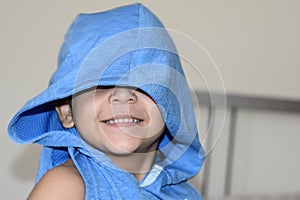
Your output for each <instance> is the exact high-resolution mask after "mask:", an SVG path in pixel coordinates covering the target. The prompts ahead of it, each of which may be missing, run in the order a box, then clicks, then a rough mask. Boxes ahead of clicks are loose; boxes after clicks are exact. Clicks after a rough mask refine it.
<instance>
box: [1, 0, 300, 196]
mask: <svg viewBox="0 0 300 200" xmlns="http://www.w3.org/2000/svg"><path fill="white" fill-rule="evenodd" d="M133 2H135V1H128V0H122V1H121V0H120V1H100V0H89V1H86V0H77V1H73V0H64V1H59V0H52V1H38V0H27V1H17V0H1V1H0V29H1V32H0V36H1V37H0V41H1V43H0V44H1V47H0V56H1V59H0V68H1V73H0V88H1V90H0V91H1V104H0V133H1V139H0V150H1V151H0V156H1V161H0V163H1V164H0V166H1V167H0V190H1V191H0V194H1V197H5V198H6V199H7V198H9V199H24V198H25V196H27V194H28V192H29V191H30V190H31V188H32V186H33V183H34V179H35V173H36V170H37V167H38V166H37V165H38V156H39V150H40V148H39V147H37V146H35V145H18V144H15V143H13V142H12V141H11V140H10V139H9V138H8V136H7V131H6V127H7V124H8V122H9V120H10V119H11V118H12V116H13V115H14V114H15V113H16V112H17V111H18V109H20V108H21V106H22V105H23V104H24V103H25V102H26V101H27V100H28V99H30V98H32V97H33V96H35V95H37V94H38V93H40V92H41V91H42V90H43V89H45V88H46V87H47V84H48V80H49V78H50V75H51V74H52V73H53V71H54V70H55V69H56V61H57V55H58V51H59V48H60V45H61V43H62V41H63V37H64V34H65V32H66V30H67V28H68V27H69V25H70V23H71V22H72V20H73V19H74V18H75V16H76V15H77V14H78V13H90V12H99V11H103V10H107V9H110V8H113V7H116V6H120V5H125V4H129V3H133ZM139 2H142V3H143V4H144V5H146V6H147V7H148V8H149V9H150V10H152V11H153V12H154V13H155V14H156V15H157V16H158V17H159V18H160V19H161V21H162V22H163V23H164V25H165V26H166V27H167V28H171V29H174V30H177V31H179V32H182V33H184V34H186V35H188V36H189V37H191V38H193V39H194V40H195V41H197V42H198V43H199V44H201V45H202V46H203V47H204V48H205V49H206V50H207V51H208V52H209V54H210V56H211V57H212V58H213V60H214V62H215V63H216V64H217V66H218V68H219V71H220V74H221V77H222V78H223V81H224V84H225V88H226V91H227V92H231V93H238V94H248V95H259V96H269V97H274V98H290V99H300V79H299V74H300V65H299V64H300V61H299V57H300V55H299V54H300V39H299V35H300V26H299V24H300V23H299V19H300V12H299V10H300V1H298V0H227V1H222V0H188V1H174V0H161V1H151V0H148V1H147V0H145V1H139ZM200 85H201V84H200V83H199V88H201V86H200ZM195 87H197V85H196V86H195Z"/></svg>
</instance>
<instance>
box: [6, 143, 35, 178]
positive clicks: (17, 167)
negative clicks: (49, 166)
mask: <svg viewBox="0 0 300 200" xmlns="http://www.w3.org/2000/svg"><path fill="white" fill-rule="evenodd" d="M40 152H41V147H40V146H38V145H33V144H31V145H27V146H25V147H24V150H23V151H22V153H20V154H19V155H18V156H17V157H16V159H15V161H14V162H12V166H11V167H10V173H11V175H12V177H13V178H14V179H16V180H19V181H30V180H35V177H36V174H37V170H38V166H39V159H40Z"/></svg>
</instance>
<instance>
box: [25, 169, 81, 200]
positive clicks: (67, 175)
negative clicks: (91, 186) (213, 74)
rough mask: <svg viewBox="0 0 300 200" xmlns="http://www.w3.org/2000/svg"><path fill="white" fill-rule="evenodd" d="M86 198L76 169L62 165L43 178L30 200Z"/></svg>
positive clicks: (79, 199)
mask: <svg viewBox="0 0 300 200" xmlns="http://www.w3.org/2000/svg"><path fill="white" fill-rule="evenodd" d="M84 196H85V188H84V183H83V180H82V179H81V176H80V175H79V173H78V171H77V170H76V168H74V167H70V166H64V165H62V166H59V167H56V168H53V169H51V170H50V171H48V172H47V173H46V174H45V175H44V176H43V177H42V178H41V180H40V181H39V182H38V183H37V185H36V186H35V187H34V188H33V190H32V192H31V193H30V195H29V197H28V200H41V199H43V200H44V199H49V200H52V199H53V200H60V199H61V200H68V199H70V200H71V199H72V200H77V199H78V200H83V199H84Z"/></svg>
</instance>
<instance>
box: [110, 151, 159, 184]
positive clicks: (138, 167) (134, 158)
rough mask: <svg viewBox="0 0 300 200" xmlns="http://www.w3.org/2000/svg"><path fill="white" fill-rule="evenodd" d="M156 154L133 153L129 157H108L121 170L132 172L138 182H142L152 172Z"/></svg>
mask: <svg viewBox="0 0 300 200" xmlns="http://www.w3.org/2000/svg"><path fill="white" fill-rule="evenodd" d="M155 155H156V152H155V151H153V152H148V153H133V154H129V155H122V156H116V155H108V156H109V157H110V158H111V159H112V161H113V162H114V163H115V164H116V165H117V166H118V167H120V168H122V169H124V170H126V171H128V172H130V173H131V174H132V175H134V176H135V177H136V179H137V180H138V181H142V180H143V178H144V177H145V176H146V174H147V172H148V171H150V170H151V168H152V165H153V162H154V158H155Z"/></svg>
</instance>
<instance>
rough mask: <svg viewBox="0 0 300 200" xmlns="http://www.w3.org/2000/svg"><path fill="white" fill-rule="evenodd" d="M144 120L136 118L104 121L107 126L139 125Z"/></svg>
mask: <svg viewBox="0 0 300 200" xmlns="http://www.w3.org/2000/svg"><path fill="white" fill-rule="evenodd" d="M141 121H142V120H140V119H136V118H119V119H110V120H107V121H104V122H105V123H106V124H121V123H139V122H141Z"/></svg>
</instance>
